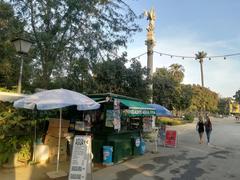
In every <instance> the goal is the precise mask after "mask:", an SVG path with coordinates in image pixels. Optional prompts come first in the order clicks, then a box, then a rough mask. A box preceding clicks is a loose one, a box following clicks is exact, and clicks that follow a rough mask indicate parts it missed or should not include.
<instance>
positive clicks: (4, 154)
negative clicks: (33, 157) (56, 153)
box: [0, 102, 33, 164]
mask: <svg viewBox="0 0 240 180" xmlns="http://www.w3.org/2000/svg"><path fill="white" fill-rule="evenodd" d="M32 125H33V124H32V122H31V121H30V119H29V117H28V116H27V114H26V113H25V112H24V111H19V110H16V109H14V108H13V107H12V104H10V103H2V102H0V127H1V128H0V164H2V163H4V162H6V160H7V159H8V158H9V157H10V156H11V155H12V154H13V153H16V152H19V151H20V155H21V156H22V157H23V156H24V157H27V153H28V156H29V154H30V149H29V147H30V143H29V141H31V138H32V136H31V135H30V134H31V128H32Z"/></svg>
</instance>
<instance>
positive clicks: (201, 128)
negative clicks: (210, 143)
mask: <svg viewBox="0 0 240 180" xmlns="http://www.w3.org/2000/svg"><path fill="white" fill-rule="evenodd" d="M196 129H197V131H198V133H199V144H202V143H203V133H204V123H203V117H202V116H201V115H200V116H199V120H198V123H197V126H196Z"/></svg>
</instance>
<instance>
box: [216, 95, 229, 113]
mask: <svg viewBox="0 0 240 180" xmlns="http://www.w3.org/2000/svg"><path fill="white" fill-rule="evenodd" d="M230 100H231V98H220V99H219V101H218V113H219V114H222V115H228V114H229V103H230Z"/></svg>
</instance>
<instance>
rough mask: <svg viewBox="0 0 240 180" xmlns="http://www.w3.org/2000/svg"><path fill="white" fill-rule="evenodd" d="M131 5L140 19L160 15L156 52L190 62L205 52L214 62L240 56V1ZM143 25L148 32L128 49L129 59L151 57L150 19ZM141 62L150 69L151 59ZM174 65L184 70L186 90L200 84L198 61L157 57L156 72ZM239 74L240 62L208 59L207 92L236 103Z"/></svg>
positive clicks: (153, 0) (161, 0)
mask: <svg viewBox="0 0 240 180" xmlns="http://www.w3.org/2000/svg"><path fill="white" fill-rule="evenodd" d="M128 3H129V4H130V6H131V7H132V9H133V10H134V11H135V12H136V13H137V14H140V13H143V12H144V10H150V9H151V8H152V7H153V8H154V9H155V12H156V16H157V20H156V23H155V38H156V46H155V48H154V50H155V51H160V52H165V53H170V54H176V55H185V56H194V54H195V53H197V52H198V51H202V50H203V51H205V52H207V53H208V55H209V56H211V55H223V54H231V53H238V52H240V23H239V22H240V1H239V0H201V1H197V0H133V1H130V0H129V1H128ZM138 23H139V24H140V26H141V28H142V29H143V31H142V32H140V33H137V34H136V35H135V36H134V37H133V40H134V41H133V42H131V43H129V44H128V49H127V50H126V51H127V52H128V55H129V58H131V57H135V56H137V55H139V54H141V53H144V52H146V46H145V44H144V41H145V40H146V33H147V32H146V27H147V25H148V22H147V20H146V17H145V18H143V19H141V20H139V21H138ZM140 62H141V63H142V65H143V66H146V64H147V57H146V56H142V57H141V58H140ZM173 63H178V64H182V65H183V66H184V68H185V78H184V83H185V84H201V79H200V65H199V63H198V61H196V60H194V59H192V60H190V59H189V60H182V59H180V58H173V59H171V58H170V57H166V56H159V55H157V54H155V55H154V70H155V68H156V67H168V66H169V65H171V64H173ZM239 69H240V56H236V57H229V58H227V60H223V59H213V60H211V61H209V60H207V59H206V60H205V61H204V75H205V77H204V81H205V86H206V87H209V88H210V89H211V90H213V91H215V92H217V93H219V94H220V95H221V96H222V97H232V96H233V95H234V94H235V92H236V91H237V90H238V89H240V70H239Z"/></svg>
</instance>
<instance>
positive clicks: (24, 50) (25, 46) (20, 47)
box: [12, 38, 32, 94]
mask: <svg viewBox="0 0 240 180" xmlns="http://www.w3.org/2000/svg"><path fill="white" fill-rule="evenodd" d="M12 43H13V44H14V46H15V49H16V51H17V53H19V54H20V56H21V66H20V75H19V79H18V87H17V93H19V94H20V93H21V90H22V72H23V57H22V55H23V54H28V52H29V50H30V48H31V45H32V42H31V41H29V40H26V39H22V38H16V39H13V40H12Z"/></svg>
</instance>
